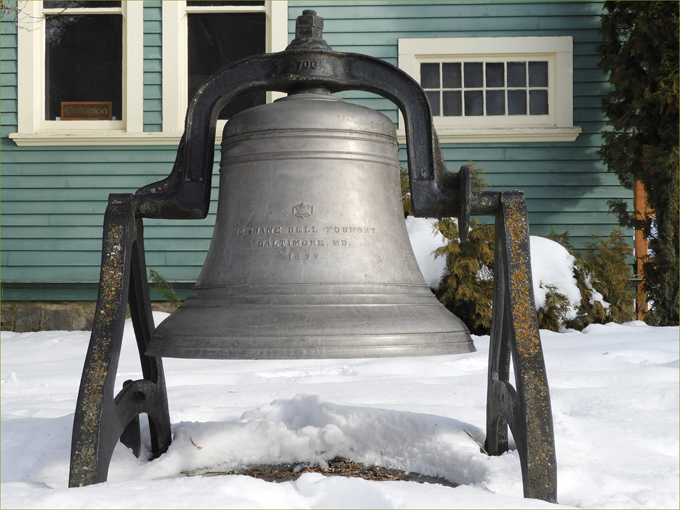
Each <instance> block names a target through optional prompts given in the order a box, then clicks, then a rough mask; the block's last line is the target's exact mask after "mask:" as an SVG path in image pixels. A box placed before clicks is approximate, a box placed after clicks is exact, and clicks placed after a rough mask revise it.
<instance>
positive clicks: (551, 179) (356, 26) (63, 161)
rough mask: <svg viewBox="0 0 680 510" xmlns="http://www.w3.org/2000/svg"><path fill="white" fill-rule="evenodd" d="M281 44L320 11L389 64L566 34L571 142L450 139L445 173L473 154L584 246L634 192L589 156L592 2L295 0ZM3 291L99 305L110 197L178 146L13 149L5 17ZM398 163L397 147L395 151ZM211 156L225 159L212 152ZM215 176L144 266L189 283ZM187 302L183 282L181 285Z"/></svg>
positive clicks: (550, 224)
mask: <svg viewBox="0 0 680 510" xmlns="http://www.w3.org/2000/svg"><path fill="white" fill-rule="evenodd" d="M288 5H289V15H288V17H289V24H288V28H289V40H290V38H292V34H293V32H294V27H295V18H296V17H297V16H298V15H299V14H300V13H301V12H302V10H303V9H316V10H317V11H318V12H319V15H321V16H323V17H324V18H325V20H326V23H325V25H326V30H325V34H326V36H325V37H326V40H327V41H328V42H329V44H331V45H332V46H333V48H334V49H336V50H338V51H349V52H355V53H365V54H369V55H372V56H375V57H379V58H382V59H385V60H387V61H388V62H390V63H392V64H395V65H396V64H397V61H398V50H397V40H398V39H399V38H407V37H414V38H415V37H419V38H420V37H487V36H498V37H500V36H503V37H507V36H536V35H538V36H545V35H551V36H557V35H569V36H572V37H573V38H574V124H575V125H577V126H580V127H581V128H582V129H583V133H582V134H581V135H580V136H579V137H578V138H577V140H576V141H575V142H573V143H497V144H448V145H445V146H444V147H443V151H444V156H445V158H446V160H447V163H448V166H449V168H450V169H451V170H457V168H458V167H459V166H460V165H461V164H464V163H466V162H467V161H469V160H472V161H474V162H475V165H476V166H477V167H484V168H486V178H487V179H488V180H489V181H490V183H491V185H492V188H493V189H515V188H519V189H523V190H524V192H525V194H526V196H527V202H528V206H529V210H530V221H531V225H532V232H533V233H535V234H547V233H548V232H549V231H550V230H551V229H554V230H556V231H558V232H563V231H565V230H569V231H570V232H571V234H572V235H573V236H574V242H575V244H576V245H577V246H578V245H581V244H582V243H583V242H584V241H585V240H587V239H588V236H589V234H590V233H597V234H609V233H610V232H611V230H612V229H614V228H616V226H617V225H616V220H615V218H614V217H613V216H612V215H611V214H609V213H608V207H607V200H608V199H610V198H613V197H620V198H630V196H631V193H630V192H629V191H627V190H625V189H623V188H622V187H621V186H620V185H619V184H618V181H617V179H616V178H615V177H614V176H613V175H611V174H607V173H606V172H605V169H604V167H603V166H602V164H601V163H600V161H599V159H598V157H597V155H596V151H597V149H598V147H599V145H600V135H599V133H600V131H602V130H603V128H604V121H603V118H602V114H601V112H600V107H599V103H600V97H601V96H602V94H604V93H605V92H606V91H607V83H606V82H605V80H604V76H603V75H602V73H601V72H600V71H599V70H598V68H597V66H596V63H597V56H596V55H595V52H594V47H595V45H596V44H597V43H598V42H599V36H598V29H599V14H600V12H601V8H602V4H601V3H600V2H568V1H567V2H557V1H547V2H511V1H508V2H495V1H492V2H482V1H472V2H442V1H436V2H420V1H395V2H366V1H358V2H345V1H334V2H306V1H305V2H301V1H290V2H289V3H288ZM0 37H1V38H2V41H1V43H2V58H1V64H2V65H1V71H2V81H1V86H2V87H1V96H0V100H1V106H2V128H1V131H0V135H1V138H0V149H1V151H2V154H1V158H2V180H1V186H2V195H1V198H2V215H1V216H0V222H1V228H2V230H1V231H0V233H1V236H2V246H1V247H2V258H1V261H2V283H3V285H2V286H3V298H4V299H59V300H64V299H95V298H96V282H97V280H98V277H99V265H100V260H101V235H102V228H101V227H102V221H103V214H104V210H105V207H106V203H107V197H108V195H109V193H132V192H134V191H135V190H136V189H137V188H139V187H140V186H143V185H145V184H148V183H150V182H153V181H156V180H158V179H162V178H164V177H166V176H167V175H168V173H169V172H170V170H171V168H172V165H173V162H174V159H175V155H176V147H171V146H167V147H166V146H162V147H161V146H158V147H145V146H130V147H125V146H118V147H17V146H16V145H15V144H14V142H12V141H11V140H10V139H8V135H9V134H10V133H13V132H16V130H17V125H16V122H17V105H16V100H17V90H16V83H17V76H16V63H17V43H16V27H14V26H13V25H12V24H11V23H9V22H8V20H6V19H3V20H2V31H1V35H0ZM162 80H163V76H162V6H161V2H160V1H145V2H144V130H145V131H147V132H153V131H161V130H162V120H163V117H162V99H163V98H162ZM342 96H343V97H344V98H345V99H347V100H349V101H352V102H356V103H358V104H362V105H364V106H367V107H370V108H373V109H376V110H378V111H381V112H383V113H384V114H385V115H387V116H388V117H389V118H390V119H392V120H393V121H395V122H396V121H397V110H396V107H395V106H394V105H393V104H392V103H391V102H390V101H388V100H386V99H384V98H381V97H379V96H375V95H372V94H368V93H364V92H358V91H356V92H355V91H353V92H347V93H344V94H342ZM400 155H401V159H402V164H403V165H405V164H406V163H405V151H404V149H403V148H402V150H401V152H400ZM216 161H219V154H218V153H216ZM216 175H217V172H215V177H214V178H213V192H212V197H211V198H212V201H211V211H210V214H209V216H208V217H207V218H206V219H205V220H200V221H171V220H167V221H163V220H153V221H146V222H145V244H146V252H147V263H148V266H149V267H150V268H153V269H155V270H157V271H158V272H159V273H160V274H161V275H163V276H164V277H165V278H166V279H168V280H174V281H179V282H191V281H194V280H195V279H196V277H197V276H198V274H199V272H200V269H201V267H202V265H203V261H204V259H205V254H206V251H207V249H208V246H209V244H210V239H211V237H212V230H213V225H214V221H215V211H216V208H217V207H216V205H217V203H216V200H217V177H216ZM177 286H178V287H179V288H180V290H181V293H180V294H181V295H186V291H187V290H188V289H189V288H190V284H189V283H187V284H183V283H179V284H178V285H177Z"/></svg>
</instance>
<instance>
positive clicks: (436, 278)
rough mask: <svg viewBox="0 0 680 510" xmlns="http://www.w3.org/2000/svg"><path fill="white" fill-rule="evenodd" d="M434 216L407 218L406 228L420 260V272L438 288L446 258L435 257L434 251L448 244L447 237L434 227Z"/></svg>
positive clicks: (431, 284)
mask: <svg viewBox="0 0 680 510" xmlns="http://www.w3.org/2000/svg"><path fill="white" fill-rule="evenodd" d="M436 222H437V220H436V219H434V218H415V217H413V216H408V217H407V218H406V230H407V231H408V237H409V239H410V240H411V247H412V248H413V253H414V254H415V256H416V260H417V261H418V266H419V267H420V272H421V273H423V276H424V277H425V281H426V282H427V284H428V285H429V286H430V288H431V289H435V290H436V289H438V288H439V282H440V281H441V279H442V274H444V270H445V269H446V258H445V257H439V258H437V259H435V258H434V255H433V252H434V251H435V250H436V249H437V248H439V247H441V246H444V245H445V244H446V239H445V238H444V236H443V235H441V234H440V233H439V231H438V230H436V229H435V228H434V224H435V223H436Z"/></svg>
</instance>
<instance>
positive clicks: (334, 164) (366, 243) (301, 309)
mask: <svg viewBox="0 0 680 510" xmlns="http://www.w3.org/2000/svg"><path fill="white" fill-rule="evenodd" d="M397 152H398V144H397V139H396V132H395V128H394V123H393V122H392V121H390V120H389V119H388V118H387V117H386V116H385V115H383V114H381V113H378V112H376V111H374V110H371V109H368V108H364V107H362V106H357V105H353V104H350V103H347V102H345V101H343V100H341V99H338V98H336V97H333V96H332V95H330V94H329V93H328V92H326V93H320V92H319V91H318V90H317V89H313V90H312V91H311V92H310V91H302V92H300V93H297V94H291V95H289V96H288V97H286V98H283V99H279V100H278V101H276V102H274V103H272V104H268V105H262V106H258V107H255V108H251V109H249V110H246V111H244V112H242V113H240V114H238V115H236V116H235V117H234V118H232V119H231V120H230V121H229V122H228V123H227V125H226V127H225V130H224V137H223V139H222V163H221V167H220V172H221V175H220V194H219V202H218V208H217V221H216V224H215V233H214V237H213V240H212V244H211V246H210V250H209V252H208V256H207V258H206V261H205V265H204V267H203V270H202V272H201V275H200V277H199V278H198V281H197V283H196V286H195V287H194V289H193V292H192V293H191V295H190V296H189V298H188V299H187V300H186V301H185V302H184V303H183V304H182V305H181V306H180V307H179V309H178V310H177V311H175V312H174V313H173V314H172V315H171V316H170V317H169V318H167V319H166V320H165V321H164V322H163V323H162V324H161V325H160V326H159V327H158V329H156V332H155V333H154V335H153V338H152V340H151V344H150V346H149V349H148V351H147V353H148V354H150V355H152V356H163V357H166V356H170V357H182V358H248V359H258V358H351V357H383V356H421V355H434V354H454V353H461V352H470V351H472V350H474V346H473V344H472V340H471V338H470V335H469V333H468V330H467V328H466V327H465V325H464V324H463V323H462V322H461V321H460V319H458V318H457V317H456V316H455V315H453V314H452V313H450V312H449V311H448V310H447V309H446V308H444V306H442V305H441V304H440V303H439V302H438V301H437V299H436V298H435V297H434V296H433V294H432V292H431V291H430V289H429V288H428V286H427V285H426V283H425V281H424V279H423V276H422V275H421V272H420V270H419V268H418V264H417V262H416V259H415V256H414V255H413V250H412V249H411V245H410V243H409V239H408V236H407V232H406V227H405V223H404V215H403V208H402V204H401V188H400V178H399V159H398V154H397Z"/></svg>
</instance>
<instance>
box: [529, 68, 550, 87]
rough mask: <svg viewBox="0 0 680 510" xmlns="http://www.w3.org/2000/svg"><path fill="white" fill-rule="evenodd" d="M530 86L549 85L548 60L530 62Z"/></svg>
mask: <svg viewBox="0 0 680 510" xmlns="http://www.w3.org/2000/svg"><path fill="white" fill-rule="evenodd" d="M529 86H530V87H547V86H548V63H547V62H529Z"/></svg>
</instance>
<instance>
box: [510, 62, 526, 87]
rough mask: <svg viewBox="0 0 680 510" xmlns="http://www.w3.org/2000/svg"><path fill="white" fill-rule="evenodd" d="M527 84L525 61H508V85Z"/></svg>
mask: <svg viewBox="0 0 680 510" xmlns="http://www.w3.org/2000/svg"><path fill="white" fill-rule="evenodd" d="M526 86H527V63H526V62H508V87H526Z"/></svg>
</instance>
